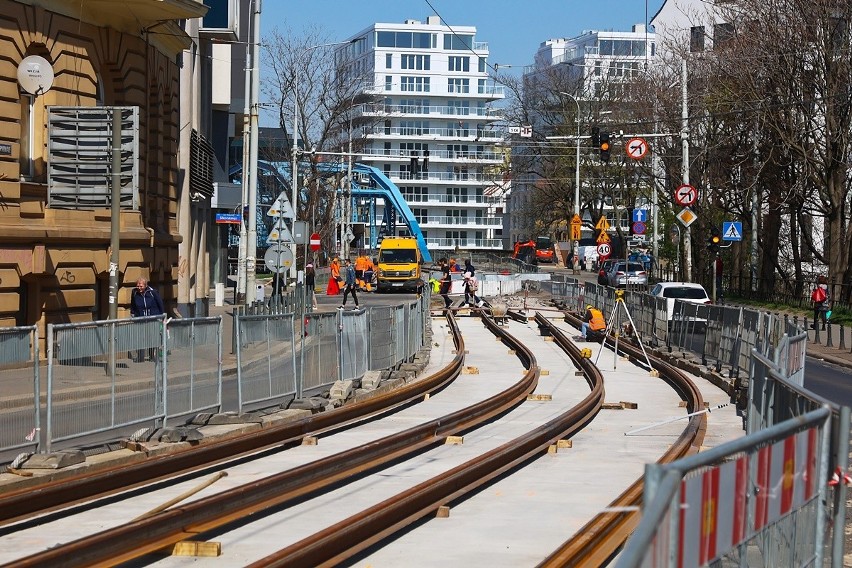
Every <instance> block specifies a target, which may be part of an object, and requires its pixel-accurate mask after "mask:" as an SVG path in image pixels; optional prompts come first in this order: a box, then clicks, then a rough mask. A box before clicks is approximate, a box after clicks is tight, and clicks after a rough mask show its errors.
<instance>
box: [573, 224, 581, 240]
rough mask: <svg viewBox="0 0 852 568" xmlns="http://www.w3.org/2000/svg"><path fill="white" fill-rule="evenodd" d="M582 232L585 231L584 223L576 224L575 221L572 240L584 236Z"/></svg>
mask: <svg viewBox="0 0 852 568" xmlns="http://www.w3.org/2000/svg"><path fill="white" fill-rule="evenodd" d="M582 232H583V226H582V225H575V224H574V223H571V240H572V241H579V240H580V239H581V238H582V237H583V235H582Z"/></svg>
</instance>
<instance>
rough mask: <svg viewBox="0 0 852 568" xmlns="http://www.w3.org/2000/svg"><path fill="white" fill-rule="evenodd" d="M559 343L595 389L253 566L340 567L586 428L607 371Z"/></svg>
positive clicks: (600, 397) (599, 399)
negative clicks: (526, 428)
mask: <svg viewBox="0 0 852 568" xmlns="http://www.w3.org/2000/svg"><path fill="white" fill-rule="evenodd" d="M483 319H484V320H485V321H486V323H487V325H488V326H489V327H490V328H491V329H492V330H496V329H499V327H498V326H497V324H496V323H495V322H494V321H493V320H491V319H490V318H483ZM557 333H558V332H557ZM559 344H560V346H561V347H562V348H563V349H565V350H566V352H567V353H568V354H569V356H570V357H571V358H572V359H573V360H574V362H575V364H577V365H578V366H580V367H581V368H582V369H583V371H584V375H585V377H586V380H587V382H588V383H589V385H590V387H591V392H590V394H589V395H588V396H586V397H585V398H584V399H583V400H582V401H581V402H580V403H579V404H577V405H576V406H574V407H573V408H571V409H570V410H568V411H566V412H565V413H563V414H561V415H559V416H558V417H556V418H554V419H552V420H550V421H548V422H547V423H545V424H543V425H542V426H539V427H538V428H536V429H534V430H532V431H530V432H528V433H526V434H524V435H522V436H519V437H517V438H515V439H514V440H511V441H509V442H507V443H506V444H503V445H501V446H500V447H498V448H495V449H493V450H490V451H488V452H486V453H484V454H482V455H480V456H478V457H476V458H473V459H471V460H469V461H467V462H466V463H464V464H461V465H459V466H457V467H455V468H453V469H451V470H449V471H447V472H445V473H443V474H441V475H438V476H435V477H433V478H432V479H429V480H427V481H424V482H422V483H420V484H418V485H416V486H415V487H412V488H410V489H408V490H406V491H403V492H402V493H399V494H397V495H395V496H394V497H391V498H389V499H387V500H385V501H383V502H382V503H379V504H377V505H374V506H373V507H370V508H368V509H365V510H363V511H361V512H360V513H357V514H355V515H353V516H351V517H349V518H347V519H345V520H343V521H340V522H339V523H336V524H335V525H332V526H330V527H327V528H326V529H324V530H322V531H320V532H318V533H315V534H314V535H312V536H309V537H307V538H305V539H303V540H301V541H299V542H297V543H295V544H292V545H290V546H288V547H286V548H284V549H282V550H279V551H277V552H276V553H273V554H271V555H269V556H266V557H265V558H262V559H260V560H258V561H256V562H254V563H252V564H250V565H249V567H250V568H262V567H263V568H265V567H275V566H282V567H283V566H286V567H288V568H298V567H314V566H335V565H337V564H338V563H340V562H342V561H344V560H346V559H348V558H351V557H352V556H354V555H355V554H357V553H359V552H361V551H363V550H365V549H366V548H368V547H370V546H372V545H374V544H376V543H378V542H379V541H381V540H382V539H383V538H386V537H387V536H389V535H392V534H393V533H395V532H396V531H398V530H399V529H401V528H403V527H405V526H408V525H410V524H411V523H413V522H415V521H417V520H418V519H420V518H422V517H424V516H426V515H428V514H430V513H432V512H433V511H435V510H436V509H437V508H438V507H440V506H442V505H446V504H448V503H450V502H452V501H453V500H454V499H457V498H458V497H460V496H463V495H465V494H467V493H469V492H471V491H474V490H476V489H478V488H480V487H482V486H484V485H486V484H487V483H489V482H491V481H492V480H493V479H495V478H497V477H498V476H500V475H502V474H503V473H504V472H506V471H508V470H510V469H512V468H514V467H517V466H518V465H519V464H522V463H524V462H527V461H529V460H530V459H531V458H533V457H535V456H537V455H540V454H541V452H542V451H544V450H546V448H547V447H548V446H549V445H551V444H553V443H554V442H555V441H557V440H559V439H562V438H565V437H570V436H571V435H573V434H574V433H575V432H577V431H578V430H580V429H582V428H583V427H584V426H585V425H586V424H588V422H589V421H590V420H592V418H594V416H595V415H596V414H597V413H598V411H599V410H600V408H601V406H602V405H603V402H604V388H603V375H602V374H601V372H600V371H599V370H598V369H597V367H595V366H594V364H592V362H591V361H590V360H589V359H585V358H582V356H581V355H580V351H579V349H577V348H576V347H574V346H573V345H572V344H571V343H570V342H569V341H567V340H566V339H565V338H564V337H563V338H562V341H561V342H560V343H559ZM518 349H520V350H522V351H523V352H525V353H527V357H529V358H530V360H531V361H533V364H532V366H531V370H530V372H532V370H533V369H535V373H536V374H538V372H539V371H538V367H537V365H536V364H535V362H534V361H535V359H534V356H533V354H532V353H531V352H529V351H528V348H527V347H525V346H522V345H519V346H518Z"/></svg>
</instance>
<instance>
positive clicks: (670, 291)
mask: <svg viewBox="0 0 852 568" xmlns="http://www.w3.org/2000/svg"><path fill="white" fill-rule="evenodd" d="M651 295H652V296H657V297H660V298H665V299H666V319H667V320H668V323H669V329H671V328H672V327H674V325H675V324H677V323H679V321H680V320H678V319H676V318H678V317H679V314H675V300H680V301H681V302H687V303H690V304H698V305H704V304H710V303H712V302H711V300H710V297H709V296H708V295H707V290H705V289H704V286H702V285H701V284H695V283H694V282H660V283H659V284H657V285H655V286H654V287H653V288H652V289H651ZM684 321H687V322H694V323H695V324H697V325H696V328H699V329H706V327H707V319H706V318H703V317H687V319H686V320H684Z"/></svg>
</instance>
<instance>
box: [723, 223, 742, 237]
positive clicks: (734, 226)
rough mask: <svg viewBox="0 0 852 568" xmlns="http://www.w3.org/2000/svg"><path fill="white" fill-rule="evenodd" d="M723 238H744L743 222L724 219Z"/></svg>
mask: <svg viewBox="0 0 852 568" xmlns="http://www.w3.org/2000/svg"><path fill="white" fill-rule="evenodd" d="M722 240H723V241H741V240H743V224H742V223H741V222H739V221H722Z"/></svg>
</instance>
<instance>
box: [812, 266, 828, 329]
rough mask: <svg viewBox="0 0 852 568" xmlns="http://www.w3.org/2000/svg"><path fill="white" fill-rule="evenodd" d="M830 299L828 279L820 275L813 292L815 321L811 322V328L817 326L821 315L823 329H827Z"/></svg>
mask: <svg viewBox="0 0 852 568" xmlns="http://www.w3.org/2000/svg"><path fill="white" fill-rule="evenodd" d="M829 300H830V294H829V292H828V281H827V280H826V279H825V276H820V277H819V278H818V279H817V285H816V288H814V291H813V292H811V301H812V302H813V303H814V323H813V324H811V329H816V328H817V324H818V323H819V320H820V317H822V329H823V330H825V326H826V322H827V320H828V318H827V317H826V312H827V311H828V307H829Z"/></svg>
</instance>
